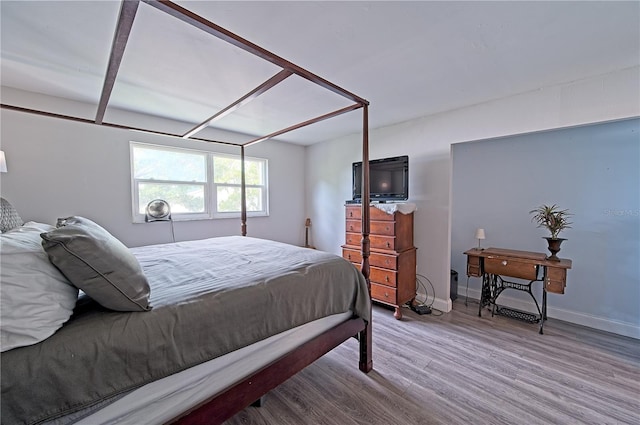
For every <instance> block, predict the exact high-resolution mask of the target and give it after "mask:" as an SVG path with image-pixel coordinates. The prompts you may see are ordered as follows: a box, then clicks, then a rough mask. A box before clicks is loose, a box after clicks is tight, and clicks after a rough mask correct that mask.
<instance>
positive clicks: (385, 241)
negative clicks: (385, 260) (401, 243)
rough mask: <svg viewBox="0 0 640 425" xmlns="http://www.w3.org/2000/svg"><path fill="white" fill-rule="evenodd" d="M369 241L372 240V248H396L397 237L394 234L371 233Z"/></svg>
mask: <svg viewBox="0 0 640 425" xmlns="http://www.w3.org/2000/svg"><path fill="white" fill-rule="evenodd" d="M369 241H370V242H371V248H374V249H387V250H392V251H393V250H394V249H396V238H395V237H393V236H380V235H369Z"/></svg>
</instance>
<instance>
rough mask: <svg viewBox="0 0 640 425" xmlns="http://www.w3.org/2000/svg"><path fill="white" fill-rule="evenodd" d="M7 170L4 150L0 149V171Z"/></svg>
mask: <svg viewBox="0 0 640 425" xmlns="http://www.w3.org/2000/svg"><path fill="white" fill-rule="evenodd" d="M6 172H7V159H6V158H5V157H4V151H0V173H6Z"/></svg>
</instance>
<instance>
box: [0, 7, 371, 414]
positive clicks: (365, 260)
mask: <svg viewBox="0 0 640 425" xmlns="http://www.w3.org/2000/svg"><path fill="white" fill-rule="evenodd" d="M140 1H143V2H144V3H146V4H148V5H150V6H153V7H155V8H156V9H158V10H160V11H163V12H165V13H168V14H169V15H171V16H174V17H175V18H177V19H180V20H181V21H183V22H185V23H187V24H189V25H192V26H194V27H196V28H198V29H200V30H202V31H205V32H206V33H208V34H211V35H213V36H215V37H217V38H219V39H221V40H224V41H226V42H228V43H230V44H232V45H234V46H236V47H238V48H240V49H243V50H245V51H247V52H249V53H252V54H254V55H256V56H258V57H260V58H262V59H264V60H266V61H269V62H271V63H273V64H275V65H277V66H278V67H280V68H281V69H282V70H281V71H280V72H279V73H277V74H276V75H274V76H273V77H271V78H270V79H269V80H267V81H265V82H264V83H262V84H261V85H259V86H258V87H256V88H255V89H254V90H252V91H250V92H249V93H247V94H246V95H244V96H243V97H241V98H240V99H238V100H237V101H235V102H234V103H232V104H231V105H229V106H227V107H226V108H224V109H222V110H220V111H219V112H217V113H215V114H214V115H212V116H211V117H209V118H208V119H206V120H205V121H203V122H202V123H200V124H198V125H196V126H195V127H193V128H192V129H191V130H189V131H187V132H186V133H184V134H171V133H165V132H159V131H154V130H150V129H144V128H135V127H131V126H123V125H119V124H114V123H107V122H104V121H103V118H104V114H105V112H106V108H107V105H108V102H109V97H110V95H111V92H112V90H113V87H114V85H115V81H116V76H117V74H118V69H119V67H120V62H121V61H122V57H123V55H124V51H125V48H126V45H127V41H128V38H129V34H130V31H131V28H132V25H133V22H134V19H135V16H136V12H137V10H138V6H139V3H140ZM293 74H296V75H298V76H300V77H303V78H304V79H306V80H308V81H310V82H312V83H314V84H317V85H319V86H321V87H323V88H325V89H327V90H329V91H332V92H334V93H336V94H338V95H340V96H343V97H345V98H347V99H349V100H351V101H353V102H354V103H353V104H352V105H350V106H347V107H344V108H342V109H339V110H336V111H333V112H329V113H327V114H324V115H321V116H318V117H316V118H313V119H310V120H308V121H304V122H302V123H299V124H296V125H293V126H291V127H288V128H285V129H282V130H279V131H276V132H274V133H271V134H268V135H265V136H262V137H259V138H256V139H253V140H249V141H247V142H245V143H230V142H225V141H219V140H210V139H205V138H198V137H194V135H195V134H196V133H198V132H199V131H200V130H202V129H204V128H206V127H207V126H208V125H209V124H211V123H212V122H214V121H215V120H217V119H220V118H222V117H223V116H226V115H227V114H229V113H231V112H233V111H235V110H237V109H238V108H240V107H241V106H243V105H245V104H246V103H248V102H250V101H251V100H253V99H255V98H257V97H258V96H260V95H261V94H263V93H265V92H266V91H268V90H269V89H270V88H272V87H274V86H276V85H277V84H278V83H280V82H281V81H283V80H285V79H286V78H288V77H289V76H291V75H293ZM1 106H2V108H3V109H8V110H15V111H21V112H27V113H33V114H39V115H45V116H49V117H55V118H61V119H67V120H72V121H77V122H84V123H89V124H96V125H102V126H106V127H114V128H120V129H127V130H136V131H143V132H147V133H153V134H159V135H164V136H173V137H180V138H184V139H192V140H199V141H203V142H210V143H221V144H227V145H235V146H238V147H239V148H240V157H241V164H242V168H241V176H242V181H241V204H242V210H241V232H242V235H243V236H246V234H247V210H246V197H245V193H246V192H245V170H244V158H245V147H247V146H250V145H253V144H256V143H259V142H262V141H264V140H268V139H271V138H274V137H277V136H280V135H282V134H284V133H287V132H290V131H293V130H296V129H299V128H302V127H305V126H308V125H310V124H313V123H316V122H319V121H323V120H326V119H329V118H332V117H335V116H338V115H341V114H344V113H346V112H350V111H353V110H356V109H362V111H363V122H362V162H363V170H364V172H363V176H362V187H363V191H362V268H361V271H362V274H363V275H364V277H365V278H366V280H367V286H368V287H369V294H370V293H371V286H370V282H369V273H370V267H369V247H370V242H369V226H370V223H369V208H368V206H369V201H370V198H369V133H368V128H369V123H368V106H369V102H368V101H367V100H365V99H363V98H361V97H359V96H356V95H355V94H353V93H350V92H349V91H347V90H345V89H343V88H341V87H338V86H337V85H335V84H333V83H331V82H329V81H327V80H325V79H323V78H321V77H319V76H317V75H315V74H313V73H311V72H309V71H307V70H305V69H303V68H301V67H299V66H297V65H295V64H293V63H291V62H289V61H287V60H285V59H283V58H281V57H279V56H277V55H275V54H273V53H271V52H269V51H267V50H265V49H263V48H262V47H260V46H257V45H255V44H253V43H251V42H250V41H247V40H245V39H243V38H241V37H239V36H237V35H236V34H233V33H231V32H230V31H228V30H226V29H224V28H221V27H219V26H218V25H216V24H214V23H212V22H210V21H208V20H206V19H204V18H203V17H201V16H198V15H196V14H194V13H192V12H190V11H189V10H187V9H184V8H182V7H181V6H178V5H177V4H175V3H172V2H170V1H165V0H123V2H122V6H121V9H120V15H119V19H118V25H117V28H116V32H115V35H114V39H113V43H112V47H111V54H110V58H109V65H108V67H107V71H106V74H105V79H104V84H103V89H102V94H101V98H100V101H99V104H98V110H97V114H96V118H95V120H89V119H85V118H79V117H73V116H68V115H61V114H56V113H51V112H45V111H38V110H34V109H27V108H21V107H18V106H13V105H7V104H2V105H1ZM371 329H372V326H371V322H366V321H364V320H363V319H361V318H357V317H356V318H352V319H350V320H348V321H346V322H344V323H342V324H340V325H337V326H335V327H334V328H333V329H330V330H328V331H326V332H324V333H323V334H321V335H320V336H318V337H316V338H314V339H313V340H311V341H309V342H307V343H306V344H304V345H302V346H301V347H299V348H297V349H295V350H294V351H292V352H290V353H288V354H287V355H285V356H284V357H282V358H280V359H278V360H277V361H275V362H273V363H271V364H270V365H268V366H266V367H265V368H263V369H261V370H260V371H258V372H256V373H255V374H253V375H252V376H250V377H249V378H247V379H245V380H244V381H242V382H239V383H237V384H236V385H235V386H233V387H231V388H229V389H228V390H226V391H225V392H223V393H221V394H219V395H217V396H215V397H213V398H211V399H209V400H208V401H206V402H205V403H202V404H201V405H199V406H196V407H195V408H191V409H189V410H187V411H185V412H184V413H183V414H182V415H181V416H179V417H178V418H176V419H175V422H177V423H180V424H202V423H207V424H217V423H222V422H223V421H225V420H227V419H229V418H231V417H232V416H234V415H235V414H236V413H238V412H239V411H241V410H242V409H244V408H245V407H247V406H249V405H251V404H252V403H254V402H255V401H256V400H259V399H260V398H261V397H262V396H263V395H264V394H266V393H267V392H268V391H270V390H271V389H273V388H275V387H276V386H278V385H279V384H281V383H282V382H284V381H286V380H287V379H288V378H290V377H291V376H293V375H295V374H296V373H298V372H299V371H301V370H302V369H304V368H305V367H306V366H308V365H309V364H311V363H313V362H314V361H315V360H317V359H318V358H320V357H322V356H323V355H324V354H326V353H327V352H329V351H331V350H332V349H333V348H335V347H337V346H338V345H340V344H341V343H343V342H344V341H346V340H347V339H349V338H350V337H354V336H355V337H357V339H358V341H359V347H360V348H359V353H360V354H359V362H358V366H359V369H360V370H361V371H363V372H365V373H367V372H369V371H370V370H371V369H372V368H373V361H372V354H371V351H372V333H371Z"/></svg>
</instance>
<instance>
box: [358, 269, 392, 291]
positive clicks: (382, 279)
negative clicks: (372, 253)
mask: <svg viewBox="0 0 640 425" xmlns="http://www.w3.org/2000/svg"><path fill="white" fill-rule="evenodd" d="M353 265H354V266H356V269H358V270H360V271H362V270H361V269H362V267H361V264H358V263H353ZM369 280H370V281H371V282H374V283H380V284H383V285H387V286H393V287H396V286H398V272H396V271H394V270H387V269H380V268H378V267H369Z"/></svg>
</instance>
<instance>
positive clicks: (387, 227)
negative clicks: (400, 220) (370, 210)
mask: <svg viewBox="0 0 640 425" xmlns="http://www.w3.org/2000/svg"><path fill="white" fill-rule="evenodd" d="M369 229H370V230H371V234H372V235H386V236H394V235H395V234H396V223H395V221H371V222H370V224H369Z"/></svg>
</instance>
